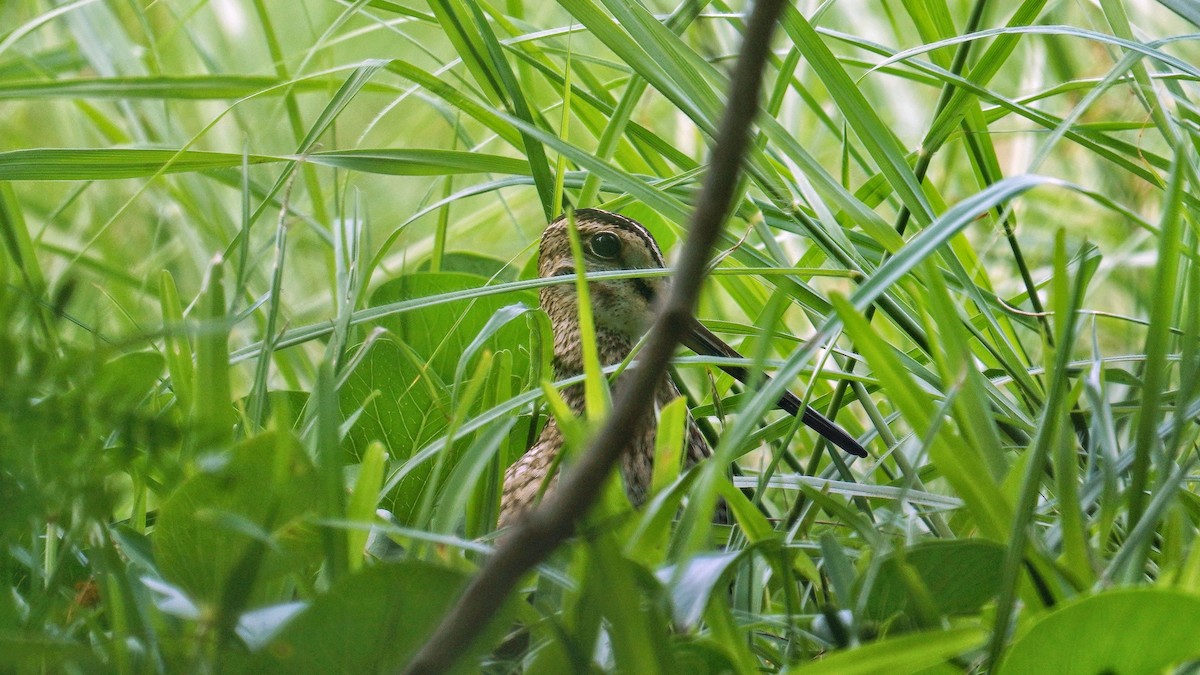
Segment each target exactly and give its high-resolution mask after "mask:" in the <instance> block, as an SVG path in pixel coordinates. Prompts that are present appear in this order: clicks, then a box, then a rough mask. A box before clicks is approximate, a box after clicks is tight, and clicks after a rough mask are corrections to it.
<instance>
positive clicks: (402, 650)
mask: <svg viewBox="0 0 1200 675" xmlns="http://www.w3.org/2000/svg"><path fill="white" fill-rule="evenodd" d="M465 583H466V576H465V575H464V574H463V573H462V572H459V571H456V570H451V569H447V568H445V567H439V566H437V565H432V564H429V563H425V562H419V561H405V562H401V563H396V564H388V565H376V566H373V567H368V568H366V569H364V570H361V571H360V572H358V573H356V574H352V575H350V576H348V577H346V578H345V579H344V580H342V582H341V583H338V584H337V585H335V586H333V587H332V588H330V589H329V590H328V591H326V592H325V593H323V594H321V595H319V596H318V597H317V598H316V599H315V600H313V602H312V604H311V605H310V606H309V607H308V608H307V609H305V610H303V611H302V612H300V613H299V614H298V615H297V616H296V617H295V618H294V619H293V620H292V621H291V622H290V623H289V624H288V625H287V626H286V627H285V628H284V629H283V631H282V632H281V633H280V634H279V635H278V636H277V637H275V638H274V639H273V640H271V641H270V643H269V644H267V645H266V647H264V648H262V649H261V650H259V651H258V652H257V653H255V654H251V655H248V656H247V657H245V658H244V660H243V659H237V660H236V661H235V664H236V665H235V667H233V668H232V669H231V670H232V671H234V672H244V673H289V674H297V675H298V674H302V673H314V674H318V673H330V672H356V673H368V672H393V671H395V670H397V669H399V668H400V667H401V666H403V665H404V663H405V662H406V661H407V660H408V659H409V658H410V657H412V655H413V654H414V653H415V652H416V650H417V648H418V647H420V646H421V644H423V643H424V640H425V638H426V637H427V636H428V635H429V634H430V633H431V632H432V631H433V628H434V626H435V625H436V624H437V622H438V621H439V620H440V619H441V618H442V614H443V613H444V612H445V611H446V610H447V609H448V608H449V606H450V603H451V601H453V600H454V598H456V597H457V596H458V594H459V592H460V591H461V590H462V587H463V586H464V585H465ZM509 615H510V611H505V612H501V614H500V615H499V616H498V617H496V618H495V619H494V620H493V621H492V623H491V626H492V628H491V629H490V630H489V631H488V635H489V637H492V638H494V637H495V636H497V634H498V632H499V631H503V630H505V629H506V628H507V617H508V616H509ZM485 644H487V638H486V637H485V639H484V640H483V641H481V644H480V645H478V646H476V647H475V648H474V649H464V652H465V653H464V654H463V658H461V659H460V660H459V662H458V667H457V668H456V669H455V671H454V672H460V673H467V672H474V671H476V670H477V668H478V666H476V665H475V664H474V663H472V659H471V655H472V654H473V653H477V652H478V651H479V649H481V648H482V647H483V646H484V645H485ZM239 661H240V662H241V663H238V662H239Z"/></svg>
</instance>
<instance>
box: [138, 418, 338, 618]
mask: <svg viewBox="0 0 1200 675" xmlns="http://www.w3.org/2000/svg"><path fill="white" fill-rule="evenodd" d="M317 497H318V494H317V476H316V472H315V471H314V469H313V466H312V463H311V462H310V461H309V460H308V457H307V455H306V454H305V453H304V450H303V448H301V447H300V445H299V443H298V442H297V441H296V439H295V438H293V437H292V436H291V435H290V434H288V433H286V432H268V433H265V434H263V435H261V436H257V437H255V438H253V439H250V440H248V441H244V442H242V443H240V444H238V445H236V446H234V447H233V448H232V449H231V450H229V451H228V452H225V453H220V454H212V455H208V456H206V457H204V458H203V459H202V461H201V463H200V471H199V473H197V474H196V475H194V476H192V477H191V478H189V479H188V480H187V482H185V483H184V484H183V485H181V486H180V487H179V488H178V489H177V490H175V492H173V493H172V494H171V496H170V497H169V498H168V499H167V500H166V502H165V503H163V505H162V508H161V509H160V510H159V516H158V521H157V523H156V524H155V527H154V555H155V559H156V560H157V561H158V569H159V570H160V571H161V572H162V575H163V577H164V578H165V579H166V580H168V581H170V582H172V583H175V584H178V585H179V586H180V587H181V588H183V589H184V590H186V591H187V592H188V593H190V594H192V596H194V597H195V598H196V599H197V600H199V601H202V602H205V603H209V604H215V603H217V602H218V601H219V600H220V598H221V597H222V596H223V595H224V594H226V593H229V592H231V591H233V592H236V593H240V594H241V595H243V596H245V597H248V598H256V599H260V600H266V599H270V598H272V595H273V594H275V593H278V590H277V589H276V588H275V587H274V586H272V585H271V584H272V582H275V581H278V580H280V579H281V578H283V577H284V576H286V575H287V574H290V573H299V572H301V571H302V570H305V569H307V568H309V567H311V566H312V565H313V564H314V563H315V562H316V561H318V560H319V559H320V558H319V551H320V548H319V546H318V545H317V537H316V531H315V530H314V529H313V528H312V526H311V525H309V524H308V523H307V519H308V518H310V517H311V516H312V515H313V514H314V513H315V508H316V505H317V502H316V500H317ZM256 544H265V545H266V552H265V555H264V556H263V559H262V563H261V566H259V567H258V569H257V570H256V572H255V574H253V576H252V577H250V579H249V580H248V582H247V583H244V584H243V585H242V586H241V587H238V588H233V589H231V588H229V584H230V582H231V580H232V579H234V576H235V572H236V571H237V570H236V568H237V566H238V563H239V561H241V560H242V559H243V556H244V554H245V553H246V551H247V550H248V549H249V548H250V547H251V546H254V545H256Z"/></svg>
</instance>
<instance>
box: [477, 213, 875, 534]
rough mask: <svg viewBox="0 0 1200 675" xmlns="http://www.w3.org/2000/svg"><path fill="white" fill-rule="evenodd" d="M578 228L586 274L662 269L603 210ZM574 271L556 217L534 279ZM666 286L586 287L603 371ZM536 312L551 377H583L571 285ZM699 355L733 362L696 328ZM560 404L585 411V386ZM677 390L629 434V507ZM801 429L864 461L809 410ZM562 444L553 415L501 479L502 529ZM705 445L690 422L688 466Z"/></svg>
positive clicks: (645, 486) (570, 390) (642, 325)
mask: <svg viewBox="0 0 1200 675" xmlns="http://www.w3.org/2000/svg"><path fill="white" fill-rule="evenodd" d="M575 222H576V227H577V229H578V230H579V237H580V242H581V243H582V247H583V253H584V264H585V265H586V267H587V270H588V271H589V272H600V271H608V270H628V269H655V268H661V267H664V266H665V263H664V261H663V256H662V251H660V250H659V248H658V244H657V242H655V240H654V237H653V236H651V235H650V233H649V232H648V231H647V230H646V228H644V227H642V225H641V224H639V223H638V222H636V221H634V220H632V219H630V218H626V217H624V216H620V215H617V214H615V213H609V212H607V211H601V210H598V209H580V210H579V211H576V212H575ZM574 273H575V259H574V257H573V256H572V255H571V246H570V240H569V238H568V233H567V220H566V218H564V217H560V218H558V219H557V220H555V221H554V222H553V223H551V224H550V226H549V227H547V228H546V231H545V232H544V233H543V234H542V241H541V246H540V248H539V249H538V276H539V277H543V278H548V277H552V276H559V275H571V274H574ZM665 285H666V281H665V279H663V278H661V277H660V278H653V279H610V280H604V281H592V282H590V283H589V284H588V292H589V294H590V295H591V301H592V315H593V319H594V323H595V327H596V346H597V351H598V352H599V356H600V362H601V364H603V365H613V364H617V363H620V362H621V361H623V360H625V358H626V357H628V356H629V352H630V350H631V349H632V348H633V345H634V343H636V342H637V340H638V339H639V338H640V337H641V335H642V334H643V333H644V332H645V330H646V329H647V328H648V327H649V323H650V320H651V318H652V315H653V310H654V303H655V300H656V298H657V297H658V296H659V295H660V294H661V292H662V290H663V289H664V287H665ZM540 301H541V307H542V309H543V310H545V312H546V314H547V315H548V316H549V317H550V323H551V325H552V327H553V330H554V374H555V376H556V377H557V378H558V379H563V378H566V377H570V376H573V375H579V374H581V373H582V372H583V349H582V345H581V340H580V333H579V317H578V307H577V297H576V295H575V285H574V284H569V283H568V284H556V285H554V286H547V287H545V288H543V289H542V290H541V296H540ZM685 344H687V345H688V346H689V347H691V348H692V349H694V350H695V351H697V352H698V353H703V354H710V355H721V356H737V355H738V354H737V352H736V351H734V350H733V348H731V347H729V346H728V345H726V344H725V343H724V342H721V340H720V339H719V338H717V337H716V336H715V335H713V334H712V333H711V332H709V331H708V330H707V329H705V328H704V327H703V326H701V325H700V323H699V322H694V325H693V326H691V327H690V335H689V338H688V340H686V341H685ZM726 370H728V371H729V372H730V374H732V375H733V376H734V377H737V378H738V379H743V380H744V379H745V375H746V374H745V371H744V369H741V368H736V367H735V368H727V369H726ZM562 395H563V399H564V400H565V401H566V403H567V405H568V406H569V407H570V409H571V411H572V412H573V413H575V414H576V415H580V414H582V413H583V411H584V395H583V385H582V384H579V385H574V386H571V387H567V388H566V389H564V390H563V392H562ZM679 395H680V394H679V390H678V389H677V388H676V387H675V384H674V382H672V381H671V379H670V378H669V377H664V378H663V381H662V383H661V384H660V385H659V389H658V396H657V398H656V401H655V406H656V410H655V413H656V414H655V415H650V416H647V417H646V418H645V420H646V422H645V423H644V428H642V429H635V430H632V431H631V433H630V440H629V447H628V449H627V450H626V451H625V453H624V455H623V456H622V461H621V473H622V475H623V477H624V479H625V488H626V492H627V494H628V495H629V499H630V501H632V502H633V503H634V504H635V505H638V504H641V503H642V502H643V501H645V499H646V496H647V492H648V491H649V487H650V479H651V477H652V475H653V460H654V438H655V432H656V427H657V411H658V409H660V408H661V407H662V406H663V405H666V404H667V403H668V402H670V401H671V400H673V399H675V398H677V397H678V396H679ZM780 405H781V406H782V407H784V408H785V409H787V410H788V411H789V412H791V413H793V414H799V413H800V410H801V408H802V406H800V402H799V400H798V399H796V398H795V397H794V396H791V395H790V394H789V395H788V396H786V397H785V398H784V400H782V401H780ZM803 419H804V422H805V423H806V424H809V426H812V427H813V428H815V429H817V430H818V431H819V432H820V433H822V435H825V436H827V437H829V438H830V439H831V440H833V442H834V443H836V444H837V445H839V446H840V447H842V448H844V449H846V450H847V451H849V452H851V453H853V454H858V455H862V456H865V455H866V451H864V450H863V449H862V448H861V447H859V446H858V444H857V442H855V441H854V439H853V438H852V437H850V436H849V435H848V434H846V432H845V431H843V430H841V429H840V428H839V427H837V425H835V424H833V423H832V422H830V421H829V420H827V419H825V418H824V417H822V416H821V415H820V414H819V413H816V412H815V411H813V410H811V409H803ZM562 445H563V436H562V432H561V430H560V429H559V427H558V423H557V422H556V421H555V420H554V418H553V417H551V418H550V419H549V421H547V423H546V426H545V427H544V428H543V429H542V433H541V435H540V436H539V437H538V440H537V443H535V444H534V445H533V447H532V448H530V449H529V451H528V452H526V453H525V455H524V456H522V457H521V458H520V459H519V460H517V462H515V463H514V464H513V465H512V466H510V467H508V470H507V471H506V472H505V474H504V494H503V497H502V499H501V509H500V525H501V526H504V525H508V524H511V523H512V521H513V519H514V518H515V517H516V516H518V515H519V514H520V513H521V512H523V511H525V510H526V509H528V508H529V507H530V506H532V505H533V504H534V502H535V501H536V499H537V495H538V493H539V491H540V490H541V487H542V484H543V483H544V482H545V481H546V477H547V473H548V472H549V471H550V470H551V468H552V467H553V466H554V464H555V458H556V456H557V455H558V452H559V450H560V448H561V447H562ZM711 452H712V451H711V449H710V448H709V445H708V442H707V441H706V440H705V439H704V436H703V435H701V433H700V430H699V429H698V428H697V427H696V424H695V422H694V421H693V420H692V419H691V417H690V416H689V418H688V447H687V462H688V464H689V465H691V464H694V463H695V462H698V461H700V460H701V459H704V458H705V457H707V456H708V455H709V454H711ZM556 480H557V479H556V478H551V479H550V481H551V482H550V484H549V485H548V487H547V489H553V487H554V482H555V481H556Z"/></svg>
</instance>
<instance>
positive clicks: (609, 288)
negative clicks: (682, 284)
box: [538, 209, 666, 340]
mask: <svg viewBox="0 0 1200 675" xmlns="http://www.w3.org/2000/svg"><path fill="white" fill-rule="evenodd" d="M575 226H576V228H577V229H578V230H579V240H580V243H581V244H582V247H583V264H584V265H585V266H586V268H587V271H588V272H604V271H611V270H636V269H659V268H662V267H664V263H663V255H662V251H661V250H660V249H659V248H658V243H657V242H655V241H654V237H653V236H651V234H650V232H649V231H647V230H646V228H645V227H643V226H642V225H641V224H640V223H638V222H637V221H635V220H633V219H631V218H626V217H625V216H621V215H617V214H615V213H610V212H608V211H601V210H599V209H580V210H578V211H576V212H575ZM571 274H575V257H574V256H573V255H571V243H570V239H569V238H568V234H567V219H566V217H565V216H560V217H559V218H558V219H556V220H555V221H554V222H553V223H550V226H549V227H547V228H546V231H545V232H544V233H543V234H542V243H541V247H540V249H539V251H538V276H539V277H543V278H549V277H553V276H560V275H571ZM665 286H666V279H664V278H662V277H657V278H651V279H611V280H607V281H593V282H591V283H589V284H588V292H589V294H590V295H591V300H592V314H593V318H594V320H595V323H596V328H597V329H598V330H599V331H601V332H611V333H615V334H617V335H620V336H622V337H624V338H628V339H630V340H636V339H637V338H638V337H640V336H641V334H642V333H643V332H645V330H646V328H647V327H648V326H649V324H650V319H651V317H652V314H653V311H654V304H655V302H656V300H657V299H658V297H659V296H660V295H661V294H662V291H663V289H664V288H665ZM576 302H577V297H576V294H575V286H574V285H572V284H558V285H555V286H547V287H545V288H543V289H542V291H541V304H542V309H544V310H545V311H546V313H547V314H548V315H549V316H550V320H551V322H552V323H553V324H554V326H555V330H556V332H558V331H559V330H560V328H564V327H567V326H569V325H570V324H572V323H576V324H577V322H578V309H577V304H576Z"/></svg>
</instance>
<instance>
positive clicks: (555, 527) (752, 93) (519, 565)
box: [404, 0, 784, 674]
mask: <svg viewBox="0 0 1200 675" xmlns="http://www.w3.org/2000/svg"><path fill="white" fill-rule="evenodd" d="M783 7H784V2H783V0H758V1H757V2H755V3H754V8H753V9H752V10H751V13H750V18H749V20H748V21H747V23H746V35H745V37H744V38H743V41H742V52H741V54H739V55H738V59H737V65H736V66H735V67H734V72H733V79H732V81H731V82H730V91H729V102H728V103H727V104H726V107H725V114H724V116H723V118H722V119H721V126H720V128H719V129H718V130H717V139H716V145H715V146H714V147H713V153H712V160H711V163H710V165H709V169H708V173H707V174H706V175H705V177H704V185H703V187H702V188H701V190H700V194H699V195H698V197H697V199H696V207H695V210H694V211H693V212H692V217H691V223H690V227H689V235H688V237H687V240H686V241H685V242H684V245H683V253H682V254H681V255H680V259H679V266H678V267H677V268H676V271H675V275H674V277H673V278H672V282H671V287H670V292H669V293H668V295H667V299H666V302H665V303H664V304H663V306H662V307H661V308H660V309H659V311H658V313H657V315H656V316H655V320H654V325H653V326H652V327H651V328H650V334H649V336H648V337H647V339H646V345H645V347H644V348H643V349H642V352H641V354H639V355H638V359H637V363H636V364H635V365H634V366H632V367H631V368H630V369H629V371H628V372H626V373H625V375H624V376H623V377H622V378H621V381H620V382H619V383H618V385H617V391H616V396H615V401H614V404H613V409H612V414H611V415H610V416H609V418H608V420H607V421H606V422H605V423H604V425H603V427H602V428H601V429H600V432H599V433H598V434H597V435H596V437H595V438H593V439H592V441H591V443H590V444H589V445H588V449H587V451H586V452H584V453H583V455H582V456H581V457H580V459H579V461H578V462H577V463H576V464H575V465H574V466H573V467H572V468H571V469H570V470H569V471H568V472H567V473H566V475H564V476H563V477H562V479H561V480H560V482H559V485H558V489H557V490H555V491H554V492H553V493H552V494H550V495H549V496H548V497H547V498H546V499H545V500H544V501H543V502H542V504H541V505H540V506H539V507H537V508H536V509H534V510H533V511H530V512H529V513H527V514H526V515H525V516H524V517H523V518H521V519H520V520H519V521H518V522H517V523H516V524H515V525H514V526H513V528H512V530H511V531H510V532H509V533H508V534H507V536H505V537H504V538H503V539H502V540H501V541H500V544H499V546H497V548H496V552H495V554H493V555H492V557H491V558H490V559H489V560H488V561H487V563H486V564H484V566H483V567H482V568H481V569H480V570H479V573H478V574H477V575H475V578H474V579H473V580H472V581H471V583H470V584H469V585H468V586H467V588H466V590H465V591H463V594H462V596H461V597H459V599H458V602H457V603H456V604H455V605H454V607H453V608H452V609H451V610H450V612H449V613H448V614H447V615H446V616H445V617H444V618H443V619H442V623H441V624H440V625H439V626H438V627H437V630H435V631H434V633H433V635H432V636H430V638H429V640H428V641H426V643H425V645H424V646H423V647H421V650H420V651H419V652H417V655H416V656H415V657H414V658H413V660H412V661H411V662H410V663H409V664H408V666H407V667H406V668H405V670H404V672H405V673H409V674H418V673H419V674H424V673H443V672H447V671H448V670H450V668H451V666H453V664H454V662H455V660H456V659H457V658H458V657H459V656H460V655H462V654H464V653H466V651H467V649H468V648H469V647H470V646H471V643H473V642H474V641H475V639H476V638H477V637H478V636H479V634H480V633H481V632H482V631H483V629H484V628H485V627H486V626H487V623H488V621H489V620H490V619H491V618H492V617H493V616H494V615H495V613H496V612H497V610H499V608H500V606H501V604H503V602H504V600H505V599H506V598H507V597H508V596H509V594H510V593H512V590H513V588H514V587H515V586H516V584H517V582H518V581H519V580H520V579H521V577H522V576H523V575H524V574H525V573H526V572H528V571H529V570H531V569H533V567H534V566H535V565H537V564H538V563H540V562H541V561H542V560H545V559H546V557H548V556H549V555H550V553H551V552H552V551H554V549H556V548H558V546H559V545H560V544H562V543H563V542H564V541H565V540H566V539H567V538H568V537H570V536H571V535H572V534H573V533H574V532H575V526H576V520H577V519H579V518H581V517H583V515H584V514H586V513H587V512H588V510H589V509H590V508H591V506H592V504H594V503H595V501H596V499H597V497H598V496H599V493H600V486H601V485H603V481H601V480H600V479H599V478H600V477H601V476H607V475H608V473H609V472H610V471H612V469H613V466H614V465H616V463H617V460H618V459H620V457H621V453H622V452H623V451H624V450H625V447H626V443H627V442H628V440H629V433H628V430H629V429H632V428H635V427H636V426H637V425H638V424H639V423H641V422H642V420H643V417H644V416H645V415H646V413H647V411H648V410H650V408H651V406H652V405H653V402H654V394H655V392H656V391H657V389H658V384H659V382H660V381H661V380H662V377H663V375H664V374H665V372H666V369H667V363H668V362H669V361H670V360H671V357H672V355H673V354H674V353H675V349H676V347H677V346H678V345H679V343H680V341H681V340H682V338H683V334H684V332H685V331H687V330H688V327H689V326H691V322H692V315H693V312H694V311H695V308H696V300H697V298H698V297H699V295H700V284H701V282H702V281H703V279H704V272H705V266H706V265H707V263H708V259H709V257H710V254H711V252H712V249H713V245H714V244H715V243H716V241H717V237H718V235H719V234H720V232H721V226H722V225H723V224H724V222H725V218H726V215H727V214H728V212H729V207H730V202H731V201H732V199H733V190H734V186H735V185H736V184H737V177H738V171H739V170H740V168H741V163H742V157H743V155H745V152H746V148H747V146H748V145H749V141H750V127H751V124H752V123H753V121H754V116H755V115H756V114H757V113H758V93H759V89H760V88H761V86H762V71H763V65H764V64H765V63H766V59H767V55H768V54H769V53H770V52H769V45H770V39H771V34H772V32H773V31H774V28H775V23H776V21H777V20H778V18H779V14H780V13H781V12H782V10H783Z"/></svg>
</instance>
